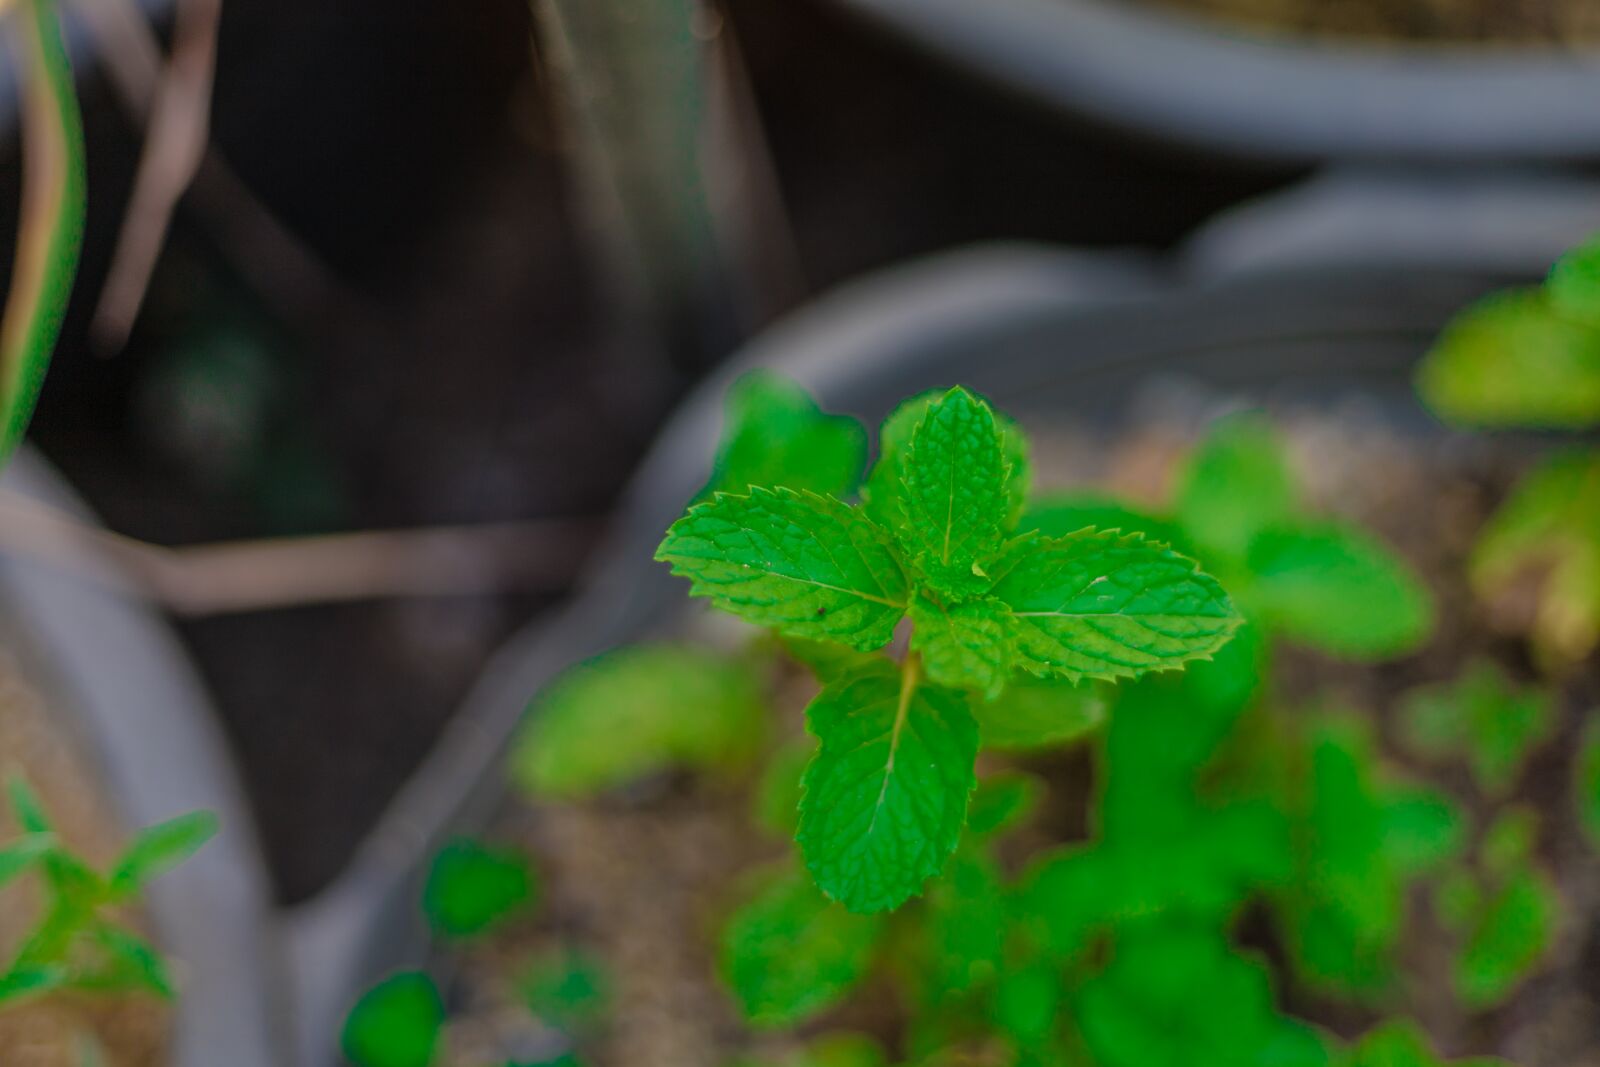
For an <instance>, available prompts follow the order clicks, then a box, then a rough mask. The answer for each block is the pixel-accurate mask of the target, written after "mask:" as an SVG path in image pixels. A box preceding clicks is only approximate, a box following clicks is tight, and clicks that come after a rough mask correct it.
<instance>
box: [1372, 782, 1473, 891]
mask: <svg viewBox="0 0 1600 1067" xmlns="http://www.w3.org/2000/svg"><path fill="white" fill-rule="evenodd" d="M1382 808H1383V810H1382V815H1381V829H1380V833H1381V834H1382V841H1383V850H1384V854H1385V856H1386V857H1387V858H1388V861H1389V863H1390V865H1391V866H1392V867H1393V868H1394V869H1395V870H1396V871H1397V872H1399V873H1400V874H1402V875H1414V874H1420V873H1422V872H1424V871H1428V870H1432V869H1434V868H1436V867H1438V866H1439V865H1440V864H1442V863H1444V862H1445V861H1446V860H1448V859H1450V858H1452V857H1454V856H1455V855H1456V854H1457V853H1459V852H1460V851H1461V846H1462V844H1463V842H1464V840H1465V838H1466V820H1465V817H1464V816H1463V815H1462V813H1461V810H1460V808H1458V807H1457V806H1456V805H1455V803H1454V802H1453V801H1451V799H1450V798H1449V797H1448V796H1447V795H1445V794H1444V793H1441V792H1438V791H1437V790H1433V789H1418V788H1408V789H1397V790H1394V791H1392V792H1391V793H1390V795H1388V796H1387V797H1385V798H1384V799H1383V801H1382Z"/></svg>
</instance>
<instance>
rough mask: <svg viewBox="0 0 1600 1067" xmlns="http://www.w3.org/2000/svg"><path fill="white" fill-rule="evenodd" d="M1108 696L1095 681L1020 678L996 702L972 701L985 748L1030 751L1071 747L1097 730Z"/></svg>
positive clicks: (1103, 715) (979, 733)
mask: <svg viewBox="0 0 1600 1067" xmlns="http://www.w3.org/2000/svg"><path fill="white" fill-rule="evenodd" d="M1107 704H1108V699H1107V696H1106V693H1105V690H1104V689H1102V688H1101V687H1100V686H1099V685H1098V684H1097V683H1094V682H1077V683H1074V682H1068V681H1064V680H1059V679H1045V678H1017V679H1014V680H1013V681H1012V682H1011V683H1010V684H1009V685H1007V686H1006V687H1005V689H1004V691H1002V692H1001V694H1000V696H999V697H997V698H996V699H994V700H975V701H973V702H972V715H973V717H974V718H975V719H977V720H978V735H979V737H980V738H981V739H982V743H983V747H984V748H987V749H994V750H997V751H1001V752H1032V751H1037V750H1039V749H1045V748H1056V747H1059V746H1061V745H1068V744H1071V743H1072V742H1074V741H1077V740H1080V739H1081V738H1084V737H1087V736H1088V735H1089V734H1091V733H1093V732H1094V731H1095V730H1097V729H1099V728H1100V726H1101V724H1102V723H1104V722H1105V719H1106V707H1107Z"/></svg>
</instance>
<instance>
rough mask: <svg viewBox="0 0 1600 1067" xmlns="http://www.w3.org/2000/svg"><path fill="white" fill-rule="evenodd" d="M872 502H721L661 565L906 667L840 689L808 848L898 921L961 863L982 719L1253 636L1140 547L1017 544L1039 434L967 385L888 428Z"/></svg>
mask: <svg viewBox="0 0 1600 1067" xmlns="http://www.w3.org/2000/svg"><path fill="white" fill-rule="evenodd" d="M880 449H881V454H880V456H879V459H878V463H877V465H876V467H875V468H874V470H873V473H872V475H871V476H870V477H869V479H868V482H867V486H866V494H865V501H864V502H863V503H862V504H859V505H852V504H849V503H846V502H844V501H842V500H840V499H839V498H838V497H836V496H831V495H824V494H819V493H816V492H813V491H811V490H806V489H801V490H796V489H792V488H788V487H786V486H782V485H778V486H751V487H750V488H749V491H748V492H747V493H729V492H720V491H719V492H716V493H714V494H713V496H712V497H711V498H710V499H709V500H706V501H703V502H701V503H699V504H696V505H694V506H692V507H691V508H690V509H689V512H688V514H686V515H685V516H684V517H683V518H682V519H680V520H678V521H677V522H676V523H674V524H673V526H672V528H671V529H670V530H669V531H668V532H667V536H666V538H665V540H663V541H662V543H661V547H660V548H659V549H658V551H657V558H658V559H661V560H664V561H666V562H668V563H670V564H671V565H672V568H673V572H674V573H675V574H678V575H681V576H683V577H686V578H688V579H689V580H690V582H691V594H692V595H695V596H703V597H707V598H709V599H711V601H712V602H713V603H714V604H715V606H717V607H718V608H720V609H722V610H724V611H727V612H730V613H732V614H734V615H737V616H739V617H741V618H743V619H745V620H746V621H749V622H752V623H755V624H757V625H760V626H766V627H770V628H772V629H774V630H776V631H777V632H778V633H780V634H781V635H784V636H786V637H790V638H797V639H801V640H807V641H819V642H825V643H831V644H836V645H841V646H843V647H844V648H846V649H850V650H854V651H857V652H874V651H877V650H880V649H882V648H884V646H886V645H888V644H889V643H890V641H891V639H892V638H893V637H894V634H895V631H896V628H897V627H898V626H899V625H900V623H901V620H902V619H905V618H907V617H909V619H910V620H911V633H910V637H909V651H908V652H907V653H906V654H905V655H904V656H903V658H902V659H901V660H900V661H899V662H898V663H897V662H895V661H893V660H891V659H889V658H887V657H880V658H879V660H878V661H877V662H874V663H871V664H868V665H865V666H863V667H862V668H861V669H860V670H858V671H855V672H852V673H850V674H848V675H846V676H844V677H841V678H839V679H837V680H835V681H833V682H830V683H829V684H828V685H827V686H825V687H824V689H823V691H822V692H821V693H820V694H819V695H818V696H817V698H816V699H815V700H814V701H813V702H812V704H811V706H810V707H809V708H808V709H807V716H806V718H807V725H808V728H809V729H810V730H811V732H812V733H813V734H814V735H815V736H816V737H817V738H818V739H819V741H820V747H819V749H818V752H817V754H816V755H815V756H814V757H813V759H812V761H811V763H810V765H809V766H808V768H807V770H806V773H805V779H804V792H803V798H802V801H801V808H800V819H799V826H798V829H797V833H796V839H797V841H798V842H799V845H800V849H801V852H802V854H803V855H804V857H805V861H806V865H807V867H808V868H809V870H810V871H811V873H812V875H813V877H814V878H815V879H816V881H817V884H818V886H819V887H820V888H821V889H822V891H823V892H824V893H825V894H827V895H828V896H829V897H831V898H833V899H835V900H838V901H840V902H842V903H844V904H845V905H846V906H847V907H848V908H850V909H851V910H854V911H859V912H875V911H884V910H889V909H893V908H895V907H897V906H899V905H900V904H902V903H904V902H905V901H906V900H907V899H908V898H910V897H911V896H912V895H913V894H915V893H916V892H917V891H918V890H919V889H920V888H921V886H922V884H923V883H924V882H925V881H926V880H927V879H928V878H929V877H931V876H932V875H934V874H936V873H937V872H938V871H939V870H940V869H941V868H942V866H943V864H944V862H945V860H946V859H947V858H948V857H949V855H950V853H951V852H952V851H953V850H954V848H955V846H956V842H957V839H958V837H959V836H960V832H961V827H962V823H963V821H964V819H965V815H966V807H967V799H968V795H969V794H970V792H971V791H972V788H973V786H974V784H975V778H974V775H973V763H974V760H975V758H976V756H977V752H978V747H979V732H978V725H977V722H976V720H975V719H974V717H973V714H972V711H971V706H972V702H973V701H974V700H980V699H990V698H993V697H996V696H999V695H1000V694H1001V693H1003V691H1004V690H1005V688H1006V686H1007V685H1008V684H1009V683H1010V682H1011V681H1012V680H1013V678H1015V677H1016V676H1017V675H1019V674H1023V673H1026V674H1028V675H1032V676H1034V677H1038V678H1046V679H1058V680H1061V681H1064V682H1068V683H1076V682H1081V681H1083V680H1085V679H1116V678H1130V677H1136V676H1138V675H1140V674H1143V673H1146V672H1148V671H1152V670H1163V669H1169V668H1172V667H1177V666H1180V665H1182V664H1183V663H1185V662H1187V661H1189V660H1193V659H1198V658H1203V657H1207V656H1210V655H1212V654H1213V653H1215V652H1216V651H1217V650H1218V649H1219V648H1221V647H1222V645H1223V644H1224V643H1226V641H1227V640H1228V638H1229V636H1230V635H1231V634H1232V632H1233V630H1234V629H1235V627H1236V626H1237V625H1238V622H1239V618H1238V615H1237V613H1236V612H1235V611H1234V609H1233V606H1232V603H1231V601H1229V599H1228V597H1227V595H1226V594H1225V593H1224V592H1223V591H1222V588H1221V586H1219V585H1218V584H1217V583H1216V581H1215V580H1213V579H1212V578H1210V577H1209V576H1208V575H1206V574H1204V573H1203V572H1201V571H1200V570H1199V569H1198V567H1196V565H1195V564H1194V563H1193V562H1192V561H1191V560H1189V559H1187V558H1185V557H1183V556H1181V555H1179V554H1178V553H1176V552H1174V551H1173V550H1171V549H1169V548H1167V547H1165V546H1164V545H1161V544H1159V543H1155V542H1151V541H1147V540H1145V539H1144V538H1143V537H1142V536H1140V535H1138V534H1123V533H1118V532H1114V531H1113V532H1101V531H1097V530H1093V529H1083V530H1078V531H1074V532H1072V533H1068V534H1065V535H1062V536H1047V535H1042V534H1040V533H1038V532H1037V531H1029V532H1026V533H1022V534H1018V533H1016V531H1015V526H1016V522H1017V519H1018V518H1019V516H1020V512H1021V509H1022V504H1023V501H1024V500H1025V498H1026V487H1027V477H1028V475H1027V461H1026V449H1025V445H1024V443H1023V441H1022V437H1021V434H1020V433H1019V432H1018V431H1017V430H1016V428H1015V427H1014V426H1013V425H1012V424H1010V423H1009V422H1007V421H1005V420H1003V419H1000V418H997V417H996V415H995V414H994V412H993V411H992V410H991V409H990V407H989V406H988V404H986V403H985V402H984V401H982V400H981V399H979V398H977V397H976V396H974V395H973V394H971V393H969V392H968V391H966V390H964V389H961V388H956V389H952V390H950V391H949V392H947V393H944V394H942V395H940V396H937V397H923V398H919V399H917V400H914V401H911V402H909V403H908V404H906V405H904V406H902V408H901V409H900V410H898V411H897V412H895V414H894V415H892V416H891V417H890V418H889V420H888V421H887V422H886V423H885V425H884V431H883V434H882V436H881V438H880Z"/></svg>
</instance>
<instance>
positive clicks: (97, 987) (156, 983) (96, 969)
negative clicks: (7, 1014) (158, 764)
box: [0, 778, 217, 1009]
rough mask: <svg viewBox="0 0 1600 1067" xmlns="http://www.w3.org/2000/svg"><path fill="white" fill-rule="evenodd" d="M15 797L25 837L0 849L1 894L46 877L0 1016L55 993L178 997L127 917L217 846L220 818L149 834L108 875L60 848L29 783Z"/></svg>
mask: <svg viewBox="0 0 1600 1067" xmlns="http://www.w3.org/2000/svg"><path fill="white" fill-rule="evenodd" d="M7 788H8V793H9V798H10V802H11V811H12V815H13V817H14V819H15V821H16V823H17V826H18V828H19V829H20V831H21V834H20V836H19V837H17V838H16V839H15V840H13V841H11V842H9V843H7V844H5V845H0V888H4V887H6V886H7V885H8V883H11V882H14V881H16V880H17V879H19V878H21V877H23V876H25V875H37V877H38V881H39V885H40V888H41V891H42V904H40V905H38V909H37V915H36V917H35V918H34V919H33V921H32V922H31V923H28V924H27V925H26V928H25V932H24V936H23V937H22V940H21V943H20V944H18V945H17V946H16V947H15V949H14V951H13V953H12V956H11V959H10V962H9V963H8V964H7V965H6V967H5V969H4V970H0V1009H4V1008H7V1007H11V1006H14V1005H16V1004H18V1003H20V1002H22V1001H25V1000H31V999H34V998H37V997H42V996H45V995H47V994H52V993H69V994H71V993H90V994H108V993H109V994H128V993H139V992H143V993H151V994H154V995H156V996H158V997H162V998H170V997H172V996H174V994H175V985H174V982H173V978H172V974H171V971H170V968H169V967H168V965H167V962H166V960H164V959H163V958H162V956H161V954H160V953H159V952H158V951H157V950H156V948H155V947H154V946H153V945H151V944H150V943H149V942H148V941H146V940H145V939H144V937H143V936H141V935H140V934H139V933H138V932H137V931H136V929H135V927H134V926H133V924H131V923H130V922H129V920H128V919H127V917H126V915H125V914H124V912H123V909H124V908H125V907H126V906H127V905H129V904H132V903H134V902H135V901H137V899H138V897H139V894H140V893H141V892H142V891H143V890H144V888H145V887H146V886H147V885H148V884H149V883H150V882H151V881H152V880H154V879H155V878H157V877H159V876H160V875H161V874H163V873H165V872H166V871H168V870H171V869H172V868H173V867H176V866H177V865H178V864H180V863H182V862H183V861H184V860H186V859H188V858H189V857H190V856H192V855H194V853H196V852H197V851H199V850H200V848H201V847H202V846H204V845H205V843H206V842H207V841H209V840H211V838H212V837H214V836H215V835H216V833H217V819H216V816H215V815H213V814H211V813H210V812H205V811H200V812H192V813H190V814H188V815H180V816H178V817H177V818H174V819H169V820H167V821H166V822H162V823H157V824H156V825H154V826H150V827H146V828H145V829H143V830H140V831H139V832H137V833H136V834H134V835H133V838H132V839H131V840H130V841H129V842H128V844H127V845H126V847H125V848H124V849H123V851H122V853H121V855H120V856H118V858H117V860H116V862H115V863H113V864H112V865H111V867H110V868H109V869H108V870H104V871H100V870H96V869H95V868H94V867H92V866H91V865H90V864H89V863H88V862H87V861H86V860H85V859H84V858H83V857H82V856H80V855H79V854H78V853H76V852H74V851H73V850H72V849H71V848H70V847H68V845H67V844H66V842H64V841H62V840H61V838H60V837H59V836H58V835H57V833H56V830H55V827H54V826H53V824H52V823H51V820H50V817H49V816H48V814H47V813H46V812H45V810H44V806H43V805H42V804H41V803H40V802H39V798H38V797H37V796H36V795H35V794H34V792H33V790H32V788H31V787H30V786H29V785H28V783H27V782H25V781H24V780H23V779H21V778H13V779H11V781H10V782H9V783H8V787H7ZM7 906H8V907H9V906H11V905H9V904H8V905H7Z"/></svg>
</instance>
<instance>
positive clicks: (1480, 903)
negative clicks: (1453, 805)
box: [1434, 806, 1561, 1011]
mask: <svg viewBox="0 0 1600 1067" xmlns="http://www.w3.org/2000/svg"><path fill="white" fill-rule="evenodd" d="M1538 830H1539V827H1538V817H1537V815H1536V814H1535V813H1534V812H1533V811H1532V809H1529V808H1525V807H1520V806H1519V807H1512V808H1508V809H1506V810H1505V811H1503V812H1502V813H1501V814H1500V816H1499V818H1497V819H1496V820H1495V822H1494V823H1493V824H1491V825H1490V826H1489V828H1488V829H1487V830H1486V831H1485V832H1484V835H1483V840H1482V841H1481V842H1480V843H1479V846H1478V863H1477V867H1478V870H1477V871H1476V872H1474V871H1471V870H1469V869H1467V868H1465V867H1461V868H1457V869H1456V870H1454V871H1452V872H1451V873H1450V874H1449V876H1448V877H1447V878H1446V879H1445V880H1444V881H1442V882H1441V883H1440V886H1439V888H1438V890H1437V891H1436V893H1435V898H1434V905H1435V910H1436V911H1437V912H1438V914H1439V918H1440V921H1441V922H1442V923H1444V924H1445V925H1446V926H1447V927H1449V928H1451V929H1452V930H1454V931H1455V932H1456V933H1457V934H1458V935H1460V937H1461V938H1462V941H1461V944H1460V946H1459V950H1458V952H1457V954H1456V958H1455V962H1454V967H1453V974H1452V978H1453V981H1454V984H1455V991H1456V995H1457V997H1459V998H1460V1000H1461V1002H1462V1003H1463V1004H1465V1005H1466V1006H1467V1007H1468V1008H1469V1009H1472V1010H1474V1011H1479V1010H1484V1009H1487V1008H1492V1007H1494V1006H1496V1005H1498V1004H1500V1003H1502V1002H1503V1001H1504V1000H1505V999H1506V998H1507V997H1509V996H1510V995H1511V993H1512V992H1513V991H1515V990H1516V988H1517V987H1518V986H1519V985H1521V984H1522V982H1523V981H1524V980H1525V979H1526V978H1527V977H1528V976H1529V975H1530V974H1531V973H1532V972H1533V971H1534V970H1535V969H1536V968H1537V967H1538V965H1539V963H1540V962H1541V961H1542V960H1543V958H1544V955H1545V953H1546V952H1547V951H1548V950H1549V948H1550V946H1551V944H1552V942H1553V941H1554V938H1555V931H1556V927H1557V925H1558V924H1559V922H1560V917H1561V897H1560V895H1559V894H1558V893H1557V892H1556V889H1555V886H1554V884H1553V883H1552V882H1551V880H1550V877H1549V876H1548V875H1547V874H1545V873H1544V871H1543V870H1541V869H1540V868H1539V866H1538V865H1537V863H1536V862H1535V860H1534V846H1535V843H1536V841H1537V838H1538Z"/></svg>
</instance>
